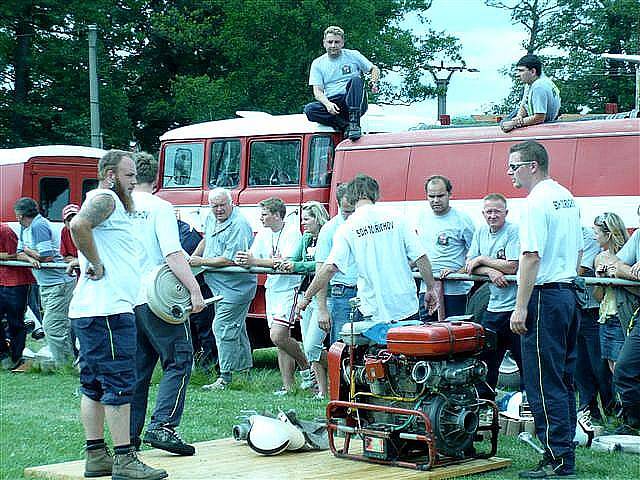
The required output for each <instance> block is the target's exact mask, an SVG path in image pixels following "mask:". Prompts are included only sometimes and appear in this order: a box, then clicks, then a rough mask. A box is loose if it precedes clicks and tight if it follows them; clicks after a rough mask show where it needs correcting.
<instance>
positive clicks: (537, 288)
mask: <svg viewBox="0 0 640 480" xmlns="http://www.w3.org/2000/svg"><path fill="white" fill-rule="evenodd" d="M507 172H508V175H509V176H510V177H511V180H512V182H513V185H514V186H515V187H516V188H524V189H525V190H527V192H529V195H528V196H527V199H526V205H525V207H524V209H523V212H522V214H521V217H520V223H519V224H520V261H519V269H518V291H517V294H516V306H515V309H514V311H513V313H512V314H511V330H512V331H513V332H514V333H517V334H519V335H520V342H521V346H522V365H523V373H524V385H525V389H526V391H527V398H528V400H529V404H530V406H531V411H532V413H533V417H534V420H535V426H536V435H537V436H538V439H539V440H540V442H541V443H542V445H543V447H544V450H545V452H544V456H543V458H542V460H541V461H540V463H539V464H538V466H537V467H535V468H533V469H531V470H529V471H524V472H520V478H557V477H564V478H574V476H575V475H574V474H575V445H574V443H573V437H574V434H575V428H576V397H575V393H574V387H573V374H574V371H575V366H576V338H577V331H578V325H579V321H578V310H577V298H576V292H575V290H574V288H573V280H574V279H575V277H576V276H577V274H578V272H577V270H578V265H579V264H580V258H581V256H582V250H583V239H582V229H581V226H580V210H579V208H578V205H577V204H576V202H575V199H574V198H573V196H572V195H571V193H570V192H569V191H568V190H567V189H566V188H564V187H563V186H562V185H560V184H558V183H557V182H556V181H554V180H553V179H552V178H551V177H550V176H549V158H548V155H547V151H546V150H545V148H544V147H543V146H542V145H540V144H539V143H537V142H533V141H528V142H524V143H519V144H516V145H513V146H512V147H511V148H510V150H509V163H508V171H507Z"/></svg>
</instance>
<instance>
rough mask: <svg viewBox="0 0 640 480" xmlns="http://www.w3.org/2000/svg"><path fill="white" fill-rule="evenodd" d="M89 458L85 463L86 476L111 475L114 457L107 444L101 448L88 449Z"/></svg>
mask: <svg viewBox="0 0 640 480" xmlns="http://www.w3.org/2000/svg"><path fill="white" fill-rule="evenodd" d="M86 452H87V459H86V461H85V464H84V476H85V477H87V478H93V477H104V476H106V475H111V469H112V468H113V457H112V456H111V452H110V451H109V449H108V448H107V446H106V445H105V444H102V445H101V446H100V447H99V448H94V449H91V450H87V451H86Z"/></svg>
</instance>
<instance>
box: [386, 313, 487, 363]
mask: <svg viewBox="0 0 640 480" xmlns="http://www.w3.org/2000/svg"><path fill="white" fill-rule="evenodd" d="M485 338H486V336H485V330H484V328H483V327H482V326H481V325H479V324H477V323H473V322H460V321H453V322H435V323H428V324H425V325H415V326H405V327H395V328H390V329H389V332H388V333H387V349H388V350H389V351H390V352H391V353H395V354H402V355H407V356H411V357H424V358H436V357H449V356H454V355H457V354H460V353H466V354H469V353H474V352H479V351H480V350H482V349H483V347H484V345H485Z"/></svg>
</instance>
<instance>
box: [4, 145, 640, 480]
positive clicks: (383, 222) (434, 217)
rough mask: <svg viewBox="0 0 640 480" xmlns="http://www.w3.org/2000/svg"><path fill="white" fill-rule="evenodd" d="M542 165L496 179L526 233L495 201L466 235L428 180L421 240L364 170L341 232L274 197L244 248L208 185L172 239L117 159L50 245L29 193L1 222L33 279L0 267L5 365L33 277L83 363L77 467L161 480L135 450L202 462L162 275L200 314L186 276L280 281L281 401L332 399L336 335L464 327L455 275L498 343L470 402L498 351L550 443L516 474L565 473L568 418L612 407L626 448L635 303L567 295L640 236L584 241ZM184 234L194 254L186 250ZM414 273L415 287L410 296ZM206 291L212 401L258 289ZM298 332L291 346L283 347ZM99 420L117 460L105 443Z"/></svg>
mask: <svg viewBox="0 0 640 480" xmlns="http://www.w3.org/2000/svg"><path fill="white" fill-rule="evenodd" d="M548 166H549V159H548V157H547V154H546V151H545V149H544V147H542V146H541V145H540V144H538V143H536V142H525V143H522V144H517V145H514V146H513V147H512V149H511V153H510V156H509V161H508V167H507V172H508V175H509V176H510V177H511V178H512V181H513V184H514V186H515V187H516V188H525V189H526V190H527V191H528V192H529V196H528V197H527V205H526V208H525V209H524V211H523V214H522V216H521V218H520V221H519V225H516V224H514V223H511V222H509V221H507V215H508V207H507V204H508V201H507V199H506V197H505V196H504V195H502V194H499V193H494V194H490V195H487V196H486V197H485V198H484V199H483V205H482V214H483V216H484V219H485V221H486V223H485V224H484V225H482V226H481V227H480V228H477V229H476V228H475V226H474V224H473V222H472V221H471V220H470V218H469V216H468V215H467V214H466V213H464V212H463V211H461V210H459V209H457V208H456V207H453V206H451V205H450V199H451V195H452V192H453V182H452V181H451V180H450V179H448V178H447V177H444V176H442V175H432V176H431V177H429V178H428V179H427V180H426V182H425V198H426V200H427V202H428V205H429V207H428V208H425V209H424V210H423V211H422V212H420V214H419V216H418V218H417V220H418V221H417V225H418V228H417V229H416V228H414V227H413V226H411V225H410V224H409V223H408V222H407V221H406V219H403V218H401V217H399V216H398V215H397V213H396V212H395V211H394V210H393V209H392V208H390V207H388V206H385V205H381V204H378V203H377V200H378V198H379V195H380V191H379V187H378V184H377V182H376V180H375V179H373V178H371V177H368V176H366V175H362V174H360V175H357V176H356V177H354V179H353V180H352V181H350V182H348V183H346V184H342V185H340V186H339V187H338V188H337V191H336V201H337V204H338V206H339V212H338V215H336V216H335V217H334V218H332V219H329V216H328V214H327V211H326V210H325V208H324V206H323V205H322V204H320V203H318V202H313V201H312V202H307V203H305V204H303V206H302V209H301V224H302V229H303V233H302V234H301V233H300V228H299V225H298V223H297V222H287V221H286V219H287V208H286V205H285V204H284V202H283V201H282V200H281V199H279V198H275V197H271V198H267V199H265V200H263V201H262V202H260V208H261V214H260V219H261V222H262V224H263V226H264V228H263V229H262V230H260V231H259V232H258V234H257V235H256V236H255V238H254V235H253V232H252V228H251V226H250V224H249V223H248V221H247V220H246V219H245V218H244V216H243V214H242V213H241V212H240V210H239V208H238V207H237V206H234V205H233V201H232V197H231V194H230V192H229V191H228V190H225V189H222V188H216V189H214V190H211V191H210V193H209V205H210V209H211V210H210V212H209V214H208V216H207V217H206V221H205V226H204V233H203V235H199V234H195V237H193V235H185V234H186V233H189V232H193V230H192V229H191V228H189V227H188V226H187V227H185V226H184V225H183V226H182V227H179V224H180V223H181V222H179V221H178V220H177V219H176V216H175V213H174V210H173V207H172V206H171V204H169V203H168V202H166V201H164V200H161V199H159V198H158V197H156V196H154V195H153V194H152V192H153V187H154V185H153V184H154V181H155V178H156V175H157V164H156V163H155V161H154V160H153V158H152V157H151V156H150V155H148V154H144V153H139V154H133V155H132V154H129V153H126V152H121V151H110V152H108V153H107V154H106V155H105V156H104V157H103V158H102V159H101V160H100V164H99V176H100V181H101V184H100V186H99V188H98V189H96V190H93V191H91V192H89V194H88V195H87V199H86V201H85V202H84V203H83V205H82V207H79V206H77V205H69V206H67V207H65V209H64V212H63V213H64V220H65V227H64V229H63V232H62V234H61V243H60V249H58V248H57V244H56V242H55V241H54V239H53V233H52V229H51V225H50V224H49V222H48V221H47V220H46V219H45V218H43V217H42V216H41V215H40V214H39V213H38V208H37V204H36V202H35V201H34V200H33V199H30V198H21V199H19V200H18V201H17V202H16V204H15V206H14V209H15V213H16V218H17V219H18V222H19V224H20V226H21V229H20V234H19V235H16V234H15V233H14V232H13V231H12V230H11V228H9V227H8V226H7V225H6V224H3V225H2V228H0V240H1V242H0V250H1V251H2V253H1V257H0V258H2V259H3V260H7V259H17V260H24V261H27V262H29V263H30V264H31V266H32V267H33V268H32V269H26V268H15V267H0V268H2V269H3V273H5V272H6V273H7V275H4V274H3V275H2V285H1V286H0V293H1V294H2V297H1V299H2V302H1V304H2V314H3V315H6V317H7V328H6V334H7V336H8V338H9V340H10V341H9V342H8V345H9V347H8V348H7V352H6V354H7V355H9V356H10V358H11V362H12V367H15V366H16V365H19V364H20V362H21V357H22V349H24V345H25V337H26V328H25V326H24V311H25V309H26V305H27V302H28V297H29V295H28V292H29V289H30V284H31V282H32V277H31V273H32V272H33V275H34V276H35V279H36V281H37V282H38V287H39V290H40V294H41V296H42V307H43V313H44V315H43V327H44V331H45V338H46V341H47V342H48V345H49V347H50V350H51V353H52V355H53V358H54V361H55V362H56V365H59V366H60V365H64V364H65V363H69V362H71V361H73V359H74V357H75V358H77V361H78V363H79V370H80V381H81V385H82V387H81V389H82V393H83V396H82V402H81V410H82V415H81V418H82V421H83V424H84V426H85V432H86V441H87V445H86V448H87V464H86V471H87V473H89V474H91V475H95V474H103V473H106V472H108V471H109V472H111V471H119V472H124V474H125V475H127V474H131V472H135V473H134V474H135V475H138V474H141V475H143V476H142V477H140V478H164V477H163V475H165V473H164V471H162V470H158V469H153V468H151V467H149V466H147V465H145V464H143V463H142V462H141V461H140V460H139V459H138V458H137V456H136V451H137V450H138V449H139V448H140V445H141V443H142V442H144V443H148V444H150V445H152V446H154V447H157V448H162V449H165V450H167V451H170V452H173V453H176V454H179V455H192V454H193V453H195V450H194V448H193V446H191V445H188V444H187V443H185V442H184V441H183V440H182V439H181V438H180V437H179V435H178V434H177V432H176V428H177V427H178V426H179V423H180V418H181V416H182V412H183V410H184V399H185V395H186V388H185V386H186V385H187V384H188V382H189V377H190V374H191V369H192V367H193V360H194V355H193V352H194V343H197V341H198V339H197V338H196V337H194V335H193V332H192V331H191V329H190V328H189V324H188V323H186V324H180V325H174V324H170V323H167V322H165V321H163V320H162V319H160V318H158V317H157V316H156V315H155V314H154V313H153V312H152V311H151V310H150V308H149V306H148V305H147V302H148V299H147V298H146V295H145V292H146V289H145V288H140V285H143V286H144V285H145V284H146V283H148V281H149V275H151V274H152V272H153V270H154V268H155V267H157V266H158V265H163V264H167V265H168V266H169V268H170V269H171V270H172V271H173V272H174V274H175V275H176V276H177V278H178V279H179V280H180V281H181V282H182V283H183V284H184V285H185V287H186V288H187V290H188V291H189V295H190V297H191V302H192V305H193V316H194V317H196V316H197V315H198V314H199V313H201V312H202V311H203V310H204V309H205V305H204V297H203V294H202V289H201V286H200V284H199V283H198V281H197V279H196V278H195V276H194V274H193V273H192V270H191V268H189V267H192V268H195V267H201V266H209V267H224V266H241V267H245V268H250V267H267V268H270V269H273V271H274V273H272V274H269V275H268V276H267V281H266V284H265V287H266V299H265V300H266V316H267V321H268V324H269V329H270V337H271V340H272V341H273V343H274V345H275V346H276V347H277V349H278V366H279V369H280V373H281V375H282V388H281V389H280V390H278V391H277V392H275V393H276V394H277V395H286V394H287V393H289V392H291V391H292V390H294V389H295V388H302V389H309V390H311V391H312V392H313V394H314V395H315V396H317V397H318V398H325V397H326V396H327V393H328V392H327V377H326V351H327V346H328V345H330V344H331V343H332V342H335V341H336V340H338V339H339V336H340V330H341V329H342V328H343V327H344V326H345V325H346V324H347V323H348V322H350V321H360V320H365V319H366V320H373V321H379V322H395V321H399V320H404V319H420V320H422V321H423V322H436V321H441V320H443V319H444V318H446V317H449V316H454V315H460V314H464V313H465V311H466V307H467V302H468V300H469V294H470V291H471V287H472V285H471V284H470V283H469V282H464V281H458V280H447V277H448V275H450V274H451V273H469V274H480V275H486V276H487V277H488V278H489V280H490V283H489V301H488V305H487V307H486V311H485V312H484V314H483V316H482V318H479V319H477V321H479V322H481V323H482V324H483V325H484V326H485V327H487V328H489V329H491V330H494V331H495V332H496V333H497V336H498V344H497V349H496V350H495V351H493V352H489V353H486V354H485V358H484V360H485V361H486V363H487V365H488V376H487V381H486V382H484V383H482V384H480V385H478V391H479V394H480V396H481V397H482V398H486V399H495V395H496V387H497V379H498V369H499V365H500V362H501V360H502V357H503V355H504V353H505V352H506V350H510V351H511V353H512V356H513V358H514V359H515V361H516V363H517V364H518V367H519V368H520V371H521V372H522V376H521V382H522V383H521V389H522V390H524V391H526V393H527V397H528V400H529V403H530V405H531V409H532V412H533V414H534V418H535V423H536V431H537V434H538V437H539V438H540V440H541V442H542V443H543V445H544V446H545V456H544V459H543V461H542V462H541V464H540V465H539V466H538V467H537V468H536V469H534V470H532V471H529V472H523V473H524V474H525V475H529V477H525V478H539V477H535V475H539V474H540V472H542V473H544V474H547V475H550V474H551V472H555V473H554V474H557V475H560V476H562V475H570V474H572V472H573V471H574V468H575V466H574V463H575V456H574V453H573V448H574V447H573V432H574V430H575V418H576V411H579V410H583V411H588V412H589V413H590V415H591V418H592V419H601V418H602V416H603V415H613V414H615V413H616V409H621V410H622V415H623V420H624V422H623V424H622V427H621V428H622V430H624V431H625V433H632V434H635V433H637V429H638V428H639V427H640V421H639V420H640V419H639V418H638V416H639V415H638V414H639V411H640V392H639V391H638V390H639V389H640V382H639V375H640V369H639V368H638V360H637V358H638V355H637V353H638V348H639V347H638V338H639V337H640V332H639V329H640V327H639V325H638V322H637V320H636V318H635V315H637V308H638V304H639V303H640V301H639V300H640V299H639V298H638V296H637V293H638V292H637V291H635V290H632V289H626V288H623V287H619V286H613V285H604V286H598V287H595V288H581V286H580V285H577V286H576V283H577V282H575V281H574V280H575V278H576V275H577V274H578V273H579V274H580V275H581V276H583V277H585V276H598V277H617V278H626V279H631V280H637V279H638V278H639V277H638V274H640V266H639V265H640V263H638V261H639V260H640V240H639V238H640V237H639V234H638V232H637V231H636V232H635V233H634V234H633V235H632V236H631V237H630V238H629V236H628V233H627V228H626V226H625V225H624V224H623V222H622V220H621V219H620V217H619V216H618V215H616V214H615V213H610V212H607V213H603V214H601V215H599V216H598V217H596V218H595V219H594V221H593V226H592V228H584V227H581V224H580V218H579V210H578V207H577V205H576V203H575V201H574V199H573V197H572V196H571V194H570V192H568V191H567V190H566V189H565V188H564V187H562V186H561V185H559V184H558V183H556V182H555V181H554V180H553V179H551V178H550V177H549V176H548ZM639 214H640V212H639ZM182 223H184V222H182ZM550 225H551V227H550ZM180 230H182V231H183V232H182V233H183V234H182V235H181V234H180ZM181 238H182V240H183V241H182V244H181V242H180V239H181ZM188 238H190V239H191V241H190V243H191V247H190V248H189V250H191V251H192V254H191V255H188V254H187V253H186V252H185V251H184V249H183V246H184V245H185V244H186V243H189V242H185V239H188ZM46 261H58V262H61V261H66V262H68V264H69V267H68V269H67V272H63V271H62V270H60V269H45V268H39V267H40V263H42V262H46ZM578 266H579V270H578ZM77 268H79V273H78V270H77ZM412 269H415V270H417V271H418V272H419V274H420V277H421V282H420V286H419V287H418V288H417V286H416V282H415V280H414V276H413V271H412ZM510 274H517V275H518V277H519V282H518V285H516V284H514V283H512V282H508V281H507V280H506V279H505V275H510ZM434 275H435V276H439V277H440V279H439V280H436V279H435V278H434ZM578 283H579V282H578ZM205 285H206V287H208V290H209V291H208V293H207V296H210V295H211V294H212V293H213V294H219V295H222V297H223V300H222V301H220V302H218V304H217V305H216V307H215V309H214V310H215V316H214V318H213V321H212V322H211V321H210V324H209V325H211V323H212V325H213V327H212V330H213V332H211V326H209V327H208V328H209V332H208V334H209V335H211V333H213V336H214V337H215V343H216V348H215V350H216V352H215V355H216V356H217V358H218V361H219V372H220V373H219V376H218V378H217V379H216V380H215V382H214V383H212V384H209V385H205V386H204V388H205V389H208V390H219V391H223V390H225V389H226V388H227V387H228V386H229V385H230V383H231V382H232V375H233V374H234V373H235V372H248V371H249V370H250V369H251V368H252V354H251V345H250V343H249V339H248V335H247V327H246V318H247V314H248V311H249V306H250V304H251V302H252V300H253V298H254V296H255V293H256V286H257V279H256V275H255V274H252V273H251V272H246V273H238V272H236V273H229V272H221V271H215V270H214V271H206V272H205V274H204V283H203V286H205ZM354 297H358V299H359V306H358V307H357V309H356V310H355V311H354V309H353V307H352V306H351V305H350V304H349V299H351V298H354ZM70 319H71V320H70ZM298 320H299V321H300V325H301V333H302V345H301V344H300V343H299V342H298V341H297V340H296V339H295V338H293V337H292V334H291V332H292V329H293V327H294V326H295V323H296V321H298ZM205 324H206V322H205ZM71 327H72V328H71ZM206 329H207V327H205V328H204V329H203V330H206ZM2 333H3V335H4V334H5V329H4V328H3V329H2ZM2 345H3V346H5V345H7V342H6V341H4V342H2ZM76 345H78V346H79V352H78V351H77V350H75V349H74V347H75V346H76ZM158 361H159V362H160V365H161V366H162V370H163V376H162V379H161V380H160V389H159V393H158V396H157V399H156V404H155V407H154V410H153V414H152V416H151V419H150V421H149V423H148V425H147V427H146V431H145V433H144V435H143V430H144V427H145V418H146V409H147V401H148V398H147V397H148V390H149V382H150V379H151V374H152V372H153V369H154V367H155V365H156V363H157V362H158ZM296 370H297V371H299V372H300V377H301V378H300V382H299V387H296V385H297V383H298V382H296V379H295V375H294V374H295V372H296ZM574 371H575V380H574V374H573V372H574ZM574 388H575V389H577V391H578V398H579V405H578V406H577V407H576V405H575V394H574ZM598 397H599V398H598ZM104 419H106V421H107V423H108V425H109V428H110V429H111V433H112V438H113V440H114V446H115V454H116V455H115V457H114V458H112V457H111V456H110V455H109V453H108V451H107V449H106V445H105V443H104V432H103V429H104V425H103V422H104ZM622 430H620V431H622ZM145 475H146V476H145ZM123 478H129V477H126V476H125V477H123ZM136 478H137V477H136Z"/></svg>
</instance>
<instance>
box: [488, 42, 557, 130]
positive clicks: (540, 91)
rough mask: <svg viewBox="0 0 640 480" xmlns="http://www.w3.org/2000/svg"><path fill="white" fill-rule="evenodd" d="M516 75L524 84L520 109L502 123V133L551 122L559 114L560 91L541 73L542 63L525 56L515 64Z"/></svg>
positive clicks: (532, 56)
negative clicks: (510, 118)
mask: <svg viewBox="0 0 640 480" xmlns="http://www.w3.org/2000/svg"><path fill="white" fill-rule="evenodd" d="M516 75H517V76H518V79H519V80H520V81H521V82H522V83H524V84H525V89H524V95H523V96H522V100H521V101H520V108H519V109H518V113H517V115H516V116H515V117H514V118H513V119H512V120H507V121H505V122H503V123H502V125H500V126H501V128H502V131H503V132H505V133H507V132H510V131H511V130H513V129H514V128H522V127H529V126H531V125H537V124H539V123H544V122H553V121H554V120H555V119H556V118H558V113H559V112H560V90H558V87H556V85H555V83H553V82H552V81H551V79H549V77H547V76H546V75H544V74H543V73H542V62H541V61H540V59H539V58H538V57H537V56H536V55H525V56H524V57H522V58H521V59H520V60H518V63H517V64H516Z"/></svg>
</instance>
